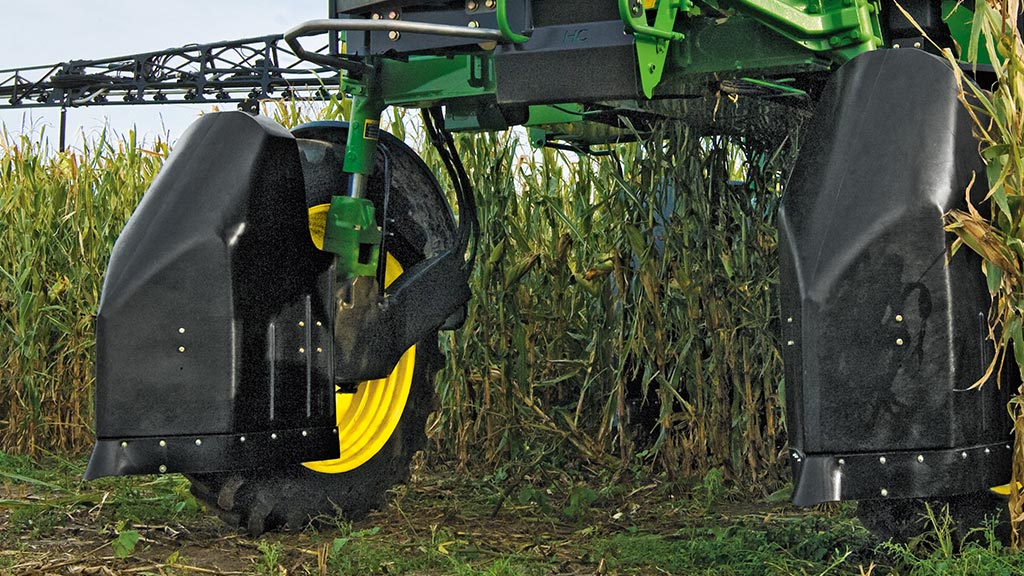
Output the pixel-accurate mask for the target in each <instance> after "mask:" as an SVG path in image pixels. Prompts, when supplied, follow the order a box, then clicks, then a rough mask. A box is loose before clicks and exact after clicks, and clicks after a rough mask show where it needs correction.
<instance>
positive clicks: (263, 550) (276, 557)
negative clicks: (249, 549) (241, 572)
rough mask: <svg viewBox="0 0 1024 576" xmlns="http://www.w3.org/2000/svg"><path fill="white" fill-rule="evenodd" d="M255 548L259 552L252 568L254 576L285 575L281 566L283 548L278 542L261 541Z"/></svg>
mask: <svg viewBox="0 0 1024 576" xmlns="http://www.w3.org/2000/svg"><path fill="white" fill-rule="evenodd" d="M256 547H257V549H258V550H259V552H260V557H259V558H258V559H257V560H256V564H255V565H254V566H253V572H254V573H255V574H256V576H280V575H283V574H285V573H286V572H285V569H284V567H282V566H281V559H282V557H283V554H284V546H283V545H282V544H281V543H280V542H269V541H267V540H261V541H260V542H259V543H258V544H257V545H256Z"/></svg>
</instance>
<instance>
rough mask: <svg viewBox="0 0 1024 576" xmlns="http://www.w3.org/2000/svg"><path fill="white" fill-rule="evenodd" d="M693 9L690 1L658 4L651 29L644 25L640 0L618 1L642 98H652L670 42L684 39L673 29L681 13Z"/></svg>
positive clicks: (672, 0)
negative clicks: (633, 47) (631, 41)
mask: <svg viewBox="0 0 1024 576" xmlns="http://www.w3.org/2000/svg"><path fill="white" fill-rule="evenodd" d="M692 9H693V3H692V2H690V0H660V1H659V2H658V3H657V6H656V7H655V17H654V25H653V26H652V25H651V24H650V23H648V21H647V13H646V11H645V10H644V2H643V1H642V0H619V16H620V17H621V18H622V22H623V23H624V24H625V25H626V30H628V31H629V32H631V33H632V34H633V37H634V39H635V40H634V42H635V43H636V56H637V62H638V63H639V65H640V84H641V86H642V87H643V91H644V96H647V97H648V98H651V97H653V96H654V88H655V87H656V86H657V85H658V84H659V83H660V82H661V76H662V74H664V72H665V59H666V58H667V57H668V46H669V43H670V42H679V41H681V40H683V39H685V38H686V36H685V35H684V34H682V33H680V32H675V31H674V30H673V28H674V27H675V23H676V16H677V15H678V14H679V11H680V10H684V11H689V10H692Z"/></svg>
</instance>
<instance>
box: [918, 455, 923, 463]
mask: <svg viewBox="0 0 1024 576" xmlns="http://www.w3.org/2000/svg"><path fill="white" fill-rule="evenodd" d="M917 461H918V462H924V454H918V455H917Z"/></svg>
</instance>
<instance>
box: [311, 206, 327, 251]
mask: <svg viewBox="0 0 1024 576" xmlns="http://www.w3.org/2000/svg"><path fill="white" fill-rule="evenodd" d="M330 209H331V205H330V204H319V205H317V206H310V208H309V236H310V238H312V239H313V244H314V245H315V246H316V249H317V250H323V249H324V231H325V230H326V229H327V211H328V210H330Z"/></svg>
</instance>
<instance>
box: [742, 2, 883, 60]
mask: <svg viewBox="0 0 1024 576" xmlns="http://www.w3.org/2000/svg"><path fill="white" fill-rule="evenodd" d="M723 4H724V2H723ZM728 5H729V6H733V7H735V8H736V9H737V10H739V11H741V12H744V13H746V14H749V15H750V16H753V17H754V18H756V19H757V20H759V21H760V22H762V23H763V24H764V25H765V26H768V27H769V28H771V29H773V30H775V31H776V32H778V33H779V34H781V35H783V36H785V37H787V38H789V39H790V40H792V41H794V42H796V43H797V44H799V45H801V46H803V47H804V48H807V49H809V50H813V51H815V52H828V53H830V54H832V55H833V56H834V57H835V58H836V59H837V60H838V61H840V62H845V61H847V60H850V59H851V58H853V57H854V56H856V55H858V54H861V53H863V52H868V51H870V50H874V49H875V48H879V47H881V46H882V32H881V25H880V23H879V16H878V5H877V1H876V0H811V1H810V2H804V1H803V0H800V1H799V2H794V1H793V0H729V1H728Z"/></svg>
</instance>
